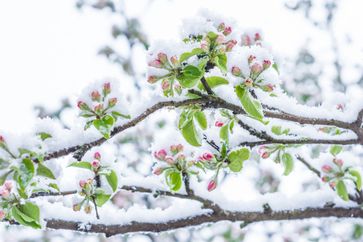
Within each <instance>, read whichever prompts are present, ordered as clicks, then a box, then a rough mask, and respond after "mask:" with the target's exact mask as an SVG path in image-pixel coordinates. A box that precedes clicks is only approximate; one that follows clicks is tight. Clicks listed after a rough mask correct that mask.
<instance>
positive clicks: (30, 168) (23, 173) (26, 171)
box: [14, 158, 35, 189]
mask: <svg viewBox="0 0 363 242" xmlns="http://www.w3.org/2000/svg"><path fill="white" fill-rule="evenodd" d="M34 173H35V168H34V164H33V161H32V160H30V159H29V158H25V159H23V160H22V162H21V163H20V166H19V169H18V170H17V171H16V172H15V173H14V176H15V180H16V181H17V182H18V184H19V185H20V187H21V188H23V189H24V188H25V187H27V186H28V185H29V182H30V181H31V180H32V179H33V177H34Z"/></svg>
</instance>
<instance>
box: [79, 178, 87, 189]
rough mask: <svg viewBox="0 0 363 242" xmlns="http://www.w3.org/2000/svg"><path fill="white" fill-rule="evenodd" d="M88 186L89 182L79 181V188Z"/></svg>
mask: <svg viewBox="0 0 363 242" xmlns="http://www.w3.org/2000/svg"><path fill="white" fill-rule="evenodd" d="M86 184H87V181H85V180H80V181H79V186H80V187H81V188H83V187H84V186H85V185H86Z"/></svg>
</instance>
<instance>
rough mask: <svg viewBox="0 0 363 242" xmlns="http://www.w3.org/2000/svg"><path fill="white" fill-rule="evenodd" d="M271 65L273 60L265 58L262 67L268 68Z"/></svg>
mask: <svg viewBox="0 0 363 242" xmlns="http://www.w3.org/2000/svg"><path fill="white" fill-rule="evenodd" d="M270 66H271V61H270V60H264V61H263V63H262V68H263V69H264V70H266V69H267V68H269V67H270Z"/></svg>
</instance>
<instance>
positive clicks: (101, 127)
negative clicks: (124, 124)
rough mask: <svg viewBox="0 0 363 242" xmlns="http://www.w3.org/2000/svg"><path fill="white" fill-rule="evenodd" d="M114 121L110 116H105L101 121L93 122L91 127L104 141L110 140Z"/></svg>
mask: <svg viewBox="0 0 363 242" xmlns="http://www.w3.org/2000/svg"><path fill="white" fill-rule="evenodd" d="M114 123H115V119H114V118H113V117H112V116H111V115H105V116H104V117H102V119H95V120H93V126H95V128H96V129H97V130H98V131H99V132H100V133H101V134H102V135H103V137H104V138H105V139H109V138H110V134H111V130H112V127H113V125H114Z"/></svg>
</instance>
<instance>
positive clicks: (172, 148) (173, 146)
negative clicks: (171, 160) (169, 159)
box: [170, 145, 178, 153]
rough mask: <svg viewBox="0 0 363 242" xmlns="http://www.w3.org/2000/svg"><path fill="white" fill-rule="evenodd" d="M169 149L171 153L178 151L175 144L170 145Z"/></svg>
mask: <svg viewBox="0 0 363 242" xmlns="http://www.w3.org/2000/svg"><path fill="white" fill-rule="evenodd" d="M170 151H171V152H172V153H178V148H177V146H176V145H171V146H170Z"/></svg>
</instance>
